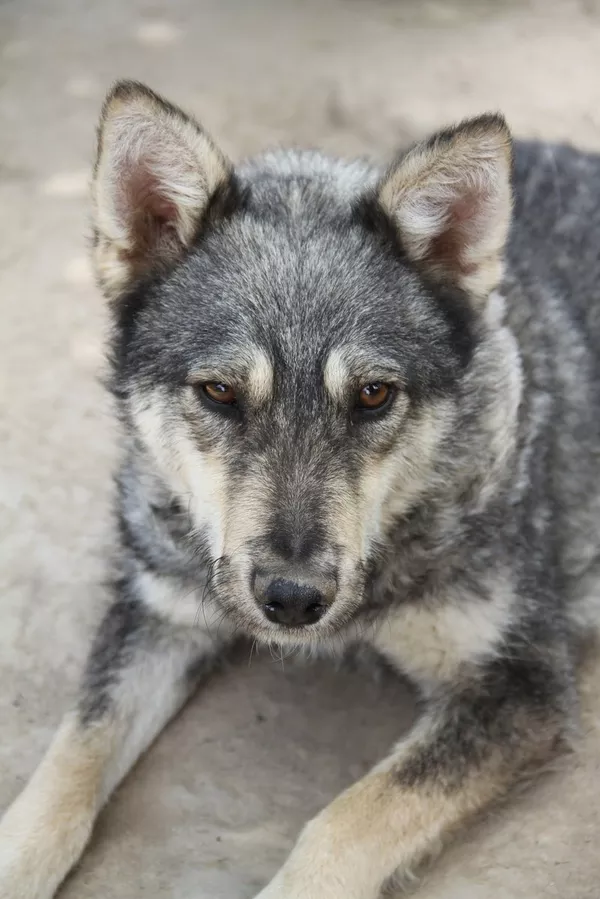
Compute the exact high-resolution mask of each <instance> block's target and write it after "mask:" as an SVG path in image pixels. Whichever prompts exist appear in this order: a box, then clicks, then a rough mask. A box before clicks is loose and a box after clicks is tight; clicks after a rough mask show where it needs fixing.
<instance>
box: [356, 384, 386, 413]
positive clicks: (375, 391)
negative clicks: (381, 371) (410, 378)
mask: <svg viewBox="0 0 600 899" xmlns="http://www.w3.org/2000/svg"><path fill="white" fill-rule="evenodd" d="M391 396H392V389H391V387H390V386H389V384H383V383H382V382H381V381H374V382H373V383H372V384H365V386H364V387H361V389H360V390H359V391H358V395H357V397H356V405H357V408H358V409H364V410H366V411H368V410H373V411H375V410H376V409H382V408H383V407H384V406H385V405H386V403H387V402H388V401H389V400H390V399H391Z"/></svg>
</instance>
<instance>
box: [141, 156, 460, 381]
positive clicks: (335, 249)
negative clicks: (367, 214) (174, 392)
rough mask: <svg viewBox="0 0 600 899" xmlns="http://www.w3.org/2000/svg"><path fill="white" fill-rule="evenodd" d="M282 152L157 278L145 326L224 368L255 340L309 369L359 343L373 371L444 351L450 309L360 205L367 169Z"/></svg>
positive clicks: (164, 342) (194, 364) (170, 344)
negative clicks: (437, 300)
mask: <svg viewBox="0 0 600 899" xmlns="http://www.w3.org/2000/svg"><path fill="white" fill-rule="evenodd" d="M315 160H316V161H315ZM284 161H285V165H287V167H288V168H286V167H285V165H284V166H283V170H282V163H281V158H280V157H279V156H275V157H273V158H271V157H268V158H267V162H266V163H264V162H263V163H262V167H261V168H259V169H258V170H257V169H252V170H251V171H248V172H247V173H246V174H245V175H244V177H241V178H240V187H241V197H242V200H241V202H240V206H239V208H237V209H235V210H234V211H233V212H232V213H231V214H230V215H228V216H227V217H226V218H225V219H223V220H222V221H220V222H217V223H216V224H215V225H214V226H213V227H211V228H210V229H209V230H208V231H207V233H205V234H203V235H202V236H201V238H200V240H199V242H198V244H197V246H196V247H195V248H194V250H193V251H192V253H190V254H189V255H188V257H187V258H186V259H185V260H184V261H183V262H182V263H181V264H180V265H179V266H178V267H177V268H176V269H175V271H174V272H173V273H172V275H171V276H170V278H169V279H168V280H167V282H166V283H165V282H163V283H162V284H161V285H160V286H159V289H158V292H157V293H156V294H155V296H154V303H152V304H151V311H150V316H151V318H150V319H149V320H148V322H147V323H148V326H149V327H148V328H146V329H145V331H146V337H147V338H148V340H149V342H150V343H152V344H153V346H155V347H156V351H157V354H159V355H163V354H164V352H168V354H169V356H170V360H171V361H170V364H171V363H173V361H175V365H174V367H173V370H174V371H175V370H176V371H177V372H182V371H184V370H188V371H190V370H194V369H197V370H200V369H204V370H206V368H210V366H211V365H212V363H215V365H214V367H215V370H219V368H220V363H221V362H223V361H225V363H226V365H227V364H229V362H230V360H235V358H236V357H237V358H238V359H248V358H256V356H257V353H256V351H257V350H258V354H259V355H260V356H261V358H263V359H264V358H267V359H269V360H270V362H271V363H272V365H274V367H275V368H276V369H282V368H284V369H285V370H287V371H288V372H289V371H291V370H295V371H296V372H297V374H298V377H300V376H302V377H306V376H308V377H309V378H310V376H311V373H313V374H319V377H320V375H321V374H322V373H323V372H324V371H325V369H326V367H327V364H328V362H329V361H330V360H338V361H339V359H340V358H341V357H340V355H339V350H340V349H342V348H344V349H346V348H350V349H351V350H352V349H354V350H356V349H357V348H358V349H360V350H361V352H362V355H363V357H370V358H371V359H372V360H373V363H374V365H373V368H374V369H376V368H377V362H378V360H379V361H381V360H383V359H389V360H391V361H392V362H395V363H397V366H398V367H400V368H402V369H406V370H412V371H415V370H418V369H420V368H422V367H423V365H424V364H425V361H427V360H428V359H429V360H430V361H431V359H432V354H433V353H434V351H435V348H436V346H437V347H438V348H439V347H441V348H442V349H441V354H442V356H446V355H447V347H446V342H447V337H448V322H447V321H446V318H445V315H444V314H442V313H441V312H440V309H439V307H438V306H437V305H436V303H435V302H432V298H431V296H428V292H427V290H426V289H425V288H424V286H423V284H422V282H421V279H420V278H419V276H418V275H417V273H416V272H415V271H413V270H412V269H411V268H410V267H409V266H407V265H405V264H404V263H403V262H402V260H401V258H400V255H399V254H398V252H397V250H396V248H395V247H394V246H390V245H389V244H386V241H385V240H383V239H382V236H381V234H379V233H378V232H376V231H374V230H373V229H372V228H370V227H369V226H368V223H367V222H366V221H365V219H364V217H363V216H361V215H360V214H359V213H358V212H357V210H359V209H360V200H361V198H362V197H364V196H365V192H368V189H369V186H370V184H371V183H372V175H371V174H370V173H369V170H366V169H364V168H361V167H360V165H359V166H358V167H357V168H352V166H350V167H349V168H348V167H347V166H344V165H341V164H340V167H339V169H337V170H336V169H335V166H334V169H333V174H332V167H331V163H330V162H329V161H325V160H321V157H318V156H317V157H315V156H313V155H311V154H308V155H307V154H298V156H297V157H295V156H292V158H290V155H289V154H287V155H285V156H284ZM319 166H321V168H319ZM157 310H158V320H157V318H156V312H157ZM336 354H337V355H336ZM350 356H352V353H351V354H350ZM354 357H356V352H355V353H354ZM346 358H348V355H346ZM441 361H442V363H443V365H444V366H446V365H447V364H450V365H452V364H453V360H452V359H450V360H448V359H442V360H441ZM332 364H333V363H332ZM221 367H222V366H221ZM430 367H431V365H430Z"/></svg>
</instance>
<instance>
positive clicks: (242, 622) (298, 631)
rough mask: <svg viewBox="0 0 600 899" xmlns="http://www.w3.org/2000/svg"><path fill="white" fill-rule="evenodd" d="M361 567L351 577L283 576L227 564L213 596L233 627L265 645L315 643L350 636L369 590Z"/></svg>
mask: <svg viewBox="0 0 600 899" xmlns="http://www.w3.org/2000/svg"><path fill="white" fill-rule="evenodd" d="M366 580H367V578H366V575H365V572H364V569H363V566H356V568H355V570H354V573H353V576H352V577H351V578H340V577H339V575H337V574H336V575H335V576H331V577H330V578H324V577H320V578H317V577H315V576H314V574H313V575H312V576H307V575H302V574H301V573H299V572H296V573H295V575H294V576H293V577H291V576H290V577H283V576H281V575H280V573H279V572H277V573H276V574H273V573H272V572H270V571H268V570H265V569H263V568H258V567H254V568H252V570H251V571H250V575H249V576H248V575H247V573H246V572H241V571H240V570H239V569H238V570H237V571H236V570H234V566H232V565H231V564H228V563H227V561H226V560H223V562H222V564H221V565H220V571H219V576H218V577H216V578H213V581H212V583H211V585H210V593H211V597H212V598H213V600H214V601H215V602H216V603H217V605H218V606H219V608H220V609H221V610H222V613H223V616H224V618H225V619H226V620H227V621H228V623H229V625H230V626H231V627H232V628H233V629H234V630H235V631H237V632H239V633H240V634H244V635H246V636H249V637H252V638H255V639H258V640H260V641H261V642H266V643H280V644H286V645H290V644H295V645H301V644H314V643H317V642H319V643H322V642H324V641H328V640H335V639H336V638H340V637H341V638H343V637H344V635H348V633H349V631H351V630H352V628H353V626H354V625H356V623H357V619H358V613H359V610H360V609H361V607H362V605H363V602H364V597H365V588H366Z"/></svg>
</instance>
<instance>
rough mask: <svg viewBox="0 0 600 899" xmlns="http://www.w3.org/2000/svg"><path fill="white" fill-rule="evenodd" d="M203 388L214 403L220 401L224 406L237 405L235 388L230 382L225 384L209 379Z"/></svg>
mask: <svg viewBox="0 0 600 899" xmlns="http://www.w3.org/2000/svg"><path fill="white" fill-rule="evenodd" d="M202 390H203V392H204V394H205V395H206V396H207V397H208V398H209V400H212V401H213V403H220V404H221V405H222V406H235V404H236V402H237V396H236V393H235V390H234V389H233V387H231V385H230V384H223V383H222V382H221V381H207V382H206V384H203V385H202Z"/></svg>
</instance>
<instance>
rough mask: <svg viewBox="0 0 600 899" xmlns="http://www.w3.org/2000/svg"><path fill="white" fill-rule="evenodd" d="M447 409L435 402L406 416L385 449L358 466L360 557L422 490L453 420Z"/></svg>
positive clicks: (409, 508) (414, 503) (446, 404)
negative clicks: (359, 471)
mask: <svg viewBox="0 0 600 899" xmlns="http://www.w3.org/2000/svg"><path fill="white" fill-rule="evenodd" d="M452 408H453V407H452V404H451V403H450V402H449V401H438V402H437V403H435V404H433V405H431V406H429V407H425V408H423V409H422V410H420V411H419V412H418V413H416V414H414V415H413V416H411V417H410V418H408V417H407V418H406V419H405V421H404V424H403V427H402V430H401V432H400V433H399V435H398V438H397V440H396V442H395V444H394V446H393V447H392V448H391V449H390V451H389V452H387V453H386V454H385V455H384V456H381V455H377V456H373V457H372V458H370V459H369V460H368V463H365V464H363V465H362V469H361V475H360V479H359V488H358V492H359V495H360V505H361V513H360V518H361V521H362V523H363V524H362V528H363V532H362V552H363V558H367V557H368V556H369V553H370V551H371V549H372V547H373V545H374V543H376V542H380V541H382V540H384V539H385V537H386V534H387V533H388V532H389V529H390V528H391V527H392V526H393V524H394V522H395V521H397V520H398V518H401V517H402V516H404V515H406V514H407V513H408V512H409V511H410V510H411V509H412V508H414V506H415V505H416V504H417V503H418V502H419V500H420V499H421V498H422V497H423V496H424V495H425V493H426V492H427V490H428V488H429V486H430V484H431V480H432V478H433V477H435V464H436V460H437V459H438V457H439V454H440V452H441V450H442V447H443V443H444V440H445V439H446V438H447V436H448V433H449V429H450V428H451V426H452V423H453V420H454V418H453V415H452Z"/></svg>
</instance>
